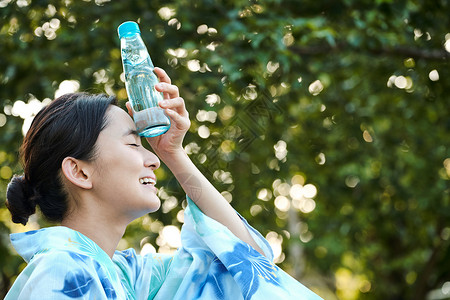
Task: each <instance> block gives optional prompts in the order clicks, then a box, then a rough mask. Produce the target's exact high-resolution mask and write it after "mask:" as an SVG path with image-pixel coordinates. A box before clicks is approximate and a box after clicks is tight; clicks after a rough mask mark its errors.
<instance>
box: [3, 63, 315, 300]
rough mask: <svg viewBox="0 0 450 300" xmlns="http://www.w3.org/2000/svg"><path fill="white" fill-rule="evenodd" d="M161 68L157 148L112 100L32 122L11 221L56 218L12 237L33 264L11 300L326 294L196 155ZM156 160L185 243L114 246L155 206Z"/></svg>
mask: <svg viewBox="0 0 450 300" xmlns="http://www.w3.org/2000/svg"><path fill="white" fill-rule="evenodd" d="M155 72H156V74H157V75H158V77H159V79H160V82H161V83H160V84H159V85H158V86H157V90H159V91H161V92H163V93H164V95H165V100H164V101H162V102H161V103H160V106H161V107H162V108H164V109H165V110H166V113H167V114H168V116H169V117H170V119H171V122H172V125H171V128H170V130H169V131H168V132H167V133H166V134H164V135H162V136H159V137H155V138H151V139H149V140H148V141H149V143H150V145H151V147H152V149H153V151H154V153H152V152H150V151H148V150H147V149H145V148H144V147H143V146H142V145H141V141H140V137H139V136H138V135H137V134H136V127H135V125H134V122H133V120H132V119H131V118H130V116H129V115H128V114H127V113H126V112H125V111H123V110H122V109H120V108H119V107H118V106H116V100H115V98H114V97H109V96H106V95H90V94H85V93H75V94H67V95H63V96H61V97H59V98H58V99H56V100H54V101H53V102H52V103H51V104H50V105H48V106H47V107H45V108H43V109H42V110H41V111H40V112H39V113H38V115H37V116H36V117H35V119H34V120H33V123H32V125H31V128H30V130H29V131H28V133H27V135H26V137H25V139H24V141H23V145H22V148H21V156H22V161H23V165H24V174H23V175H22V176H15V177H14V178H13V179H12V180H11V182H10V184H9V186H8V190H7V202H6V205H7V207H8V209H9V210H10V212H11V214H12V220H13V221H14V222H16V223H22V224H26V223H27V221H28V217H29V216H30V215H32V214H33V213H34V212H35V209H36V206H39V209H40V211H41V212H42V214H43V215H44V216H45V217H46V218H47V219H48V220H50V221H53V222H56V223H59V224H60V225H59V226H54V227H49V228H44V229H41V230H37V231H30V232H25V233H18V234H12V235H11V241H12V244H13V246H14V247H15V249H16V250H17V252H18V253H19V254H20V255H21V256H22V257H23V258H24V259H25V261H26V262H27V263H28V265H27V267H26V268H25V269H24V270H23V271H22V273H21V274H20V275H19V277H18V278H17V279H16V281H15V282H14V285H13V286H12V288H11V289H10V291H9V293H8V295H7V296H6V299H233V300H234V299H251V298H252V299H275V297H277V298H278V299H320V298H319V297H318V296H316V295H315V294H314V293H312V292H311V291H310V290H308V289H307V288H305V287H304V286H303V285H301V284H300V283H298V282H297V281H296V280H295V279H293V278H292V277H290V276H289V275H287V274H286V273H285V272H283V271H282V270H281V269H279V268H278V267H277V266H275V265H274V264H273V263H272V259H273V255H272V251H271V248H270V246H269V244H268V243H267V241H266V240H265V239H264V238H263V237H262V236H261V235H260V234H259V233H258V232H257V231H256V230H254V229H253V228H252V227H250V226H249V225H248V224H247V222H246V221H245V220H244V219H243V218H242V217H240V216H239V215H238V214H237V213H236V212H235V211H234V209H233V208H232V207H231V206H230V205H229V204H228V202H227V201H226V200H225V199H224V198H223V197H222V196H221V194H220V193H219V192H218V191H217V190H216V189H215V188H214V187H213V186H212V185H211V184H210V183H209V182H208V180H207V179H206V178H205V177H204V176H203V175H202V174H201V173H200V172H199V170H198V169H197V168H196V167H195V165H194V164H193V163H192V162H191V160H190V159H189V157H188V156H187V155H186V153H185V152H184V150H183V147H182V141H183V138H184V135H185V133H186V132H187V130H188V128H189V126H190V121H189V118H188V113H187V111H186V108H185V105H184V101H183V99H182V98H181V97H179V93H178V88H177V87H176V86H174V85H172V84H171V81H170V78H169V77H168V76H167V74H166V73H165V72H164V71H163V70H162V69H159V68H155ZM128 108H129V106H128ZM158 157H159V158H158ZM159 159H161V160H162V161H163V162H164V163H165V164H166V165H167V167H168V168H169V169H170V170H171V171H172V172H173V174H174V176H175V177H176V178H177V180H178V181H179V183H180V184H181V186H182V187H183V189H184V190H185V192H186V193H187V196H188V197H187V199H188V206H187V208H186V210H185V223H184V225H183V227H182V233H181V238H182V247H180V249H178V250H177V252H176V253H175V254H174V255H163V254H149V255H146V256H140V255H137V254H136V252H135V251H134V250H132V249H129V250H125V251H115V249H116V246H117V244H118V242H119V240H120V239H121V238H122V236H123V234H124V232H125V229H126V227H127V225H128V224H129V223H130V222H131V221H133V220H134V219H136V218H139V217H141V216H143V215H145V214H147V213H151V212H154V211H156V210H157V209H158V208H159V206H160V200H159V198H158V196H157V191H158V190H157V188H156V187H155V183H156V178H155V174H154V170H155V169H157V168H158V167H159V166H160V161H159Z"/></svg>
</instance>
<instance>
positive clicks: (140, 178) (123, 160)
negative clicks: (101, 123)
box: [92, 105, 161, 221]
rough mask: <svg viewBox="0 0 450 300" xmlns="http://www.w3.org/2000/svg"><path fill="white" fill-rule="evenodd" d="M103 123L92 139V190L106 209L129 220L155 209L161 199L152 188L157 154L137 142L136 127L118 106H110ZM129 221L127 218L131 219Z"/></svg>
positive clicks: (154, 179) (138, 140)
mask: <svg viewBox="0 0 450 300" xmlns="http://www.w3.org/2000/svg"><path fill="white" fill-rule="evenodd" d="M106 116H107V118H108V123H107V126H106V127H105V128H104V129H103V130H102V131H101V132H100V135H99V137H98V139H97V142H96V153H97V157H96V158H95V160H94V161H93V164H94V168H95V171H94V172H93V176H92V184H93V188H92V191H93V192H94V193H95V194H96V196H98V199H100V200H101V201H100V203H101V205H107V206H108V207H105V210H106V211H111V209H113V212H114V213H115V214H121V213H123V214H121V215H122V216H124V217H127V218H128V217H129V218H130V219H131V220H133V219H135V218H138V217H141V216H143V215H145V214H146V213H149V212H153V211H156V210H158V208H159V206H160V204H161V202H160V200H159V198H158V196H157V191H158V190H157V188H156V187H155V183H156V177H155V174H154V172H153V171H154V170H155V169H157V168H158V167H159V165H160V162H159V159H158V157H157V156H156V155H155V154H153V153H152V152H150V151H148V150H147V149H145V148H144V147H143V146H142V145H141V139H140V137H139V136H138V135H137V134H136V126H135V124H134V122H133V120H132V119H131V117H130V116H129V115H128V114H127V113H126V112H125V111H124V110H122V109H121V108H119V107H117V106H113V105H111V106H110V107H109V108H108V110H107V113H106ZM131 220H130V221H131Z"/></svg>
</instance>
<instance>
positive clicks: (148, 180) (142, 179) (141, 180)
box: [139, 177, 156, 184]
mask: <svg viewBox="0 0 450 300" xmlns="http://www.w3.org/2000/svg"><path fill="white" fill-rule="evenodd" d="M139 182H140V183H141V184H148V183H149V184H155V183H156V181H155V180H153V179H152V178H148V177H145V178H140V179H139Z"/></svg>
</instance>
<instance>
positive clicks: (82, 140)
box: [6, 93, 117, 225]
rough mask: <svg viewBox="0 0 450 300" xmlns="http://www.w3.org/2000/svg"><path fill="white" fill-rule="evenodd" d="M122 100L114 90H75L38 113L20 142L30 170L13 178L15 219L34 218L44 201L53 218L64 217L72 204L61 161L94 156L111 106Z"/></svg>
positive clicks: (10, 198) (10, 197) (10, 192)
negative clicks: (115, 95)
mask: <svg viewBox="0 0 450 300" xmlns="http://www.w3.org/2000/svg"><path fill="white" fill-rule="evenodd" d="M110 105H117V100H116V98H115V97H113V96H108V95H105V94H88V93H71V94H65V95H63V96H61V97H59V98H57V99H55V100H53V101H52V102H51V103H50V104H49V105H48V106H46V107H44V108H42V109H41V111H40V112H39V113H38V114H37V115H36V117H35V118H34V120H33V122H32V123H31V127H30V129H29V130H28V132H27V134H26V136H25V138H24V140H23V143H22V146H21V148H20V156H21V162H22V164H23V168H24V174H23V175H20V176H14V177H13V178H12V179H11V182H10V183H9V184H8V188H7V192H6V206H7V208H8V209H9V211H10V212H11V215H12V221H13V222H14V223H22V224H23V225H25V224H26V223H27V222H28V218H29V216H30V215H32V214H34V213H35V211H36V206H39V209H40V210H41V212H42V214H43V215H44V216H45V217H46V218H47V219H48V220H49V221H51V222H61V221H62V220H63V219H64V217H65V215H66V213H67V210H68V202H67V194H66V192H65V190H64V187H63V184H62V182H61V179H60V173H61V172H60V171H61V164H62V161H63V160H64V158H66V157H68V156H70V157H73V158H76V159H80V160H86V161H90V160H92V159H94V158H95V156H96V149H95V144H96V141H97V138H98V136H99V134H100V132H101V131H102V130H103V129H104V128H105V127H106V125H107V121H108V120H107V117H106V111H107V109H108V107H109V106H110Z"/></svg>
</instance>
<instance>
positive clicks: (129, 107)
mask: <svg viewBox="0 0 450 300" xmlns="http://www.w3.org/2000/svg"><path fill="white" fill-rule="evenodd" d="M125 106H126V107H127V110H128V114H129V115H130V116H133V110H132V109H131V104H130V101H127V103H125Z"/></svg>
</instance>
